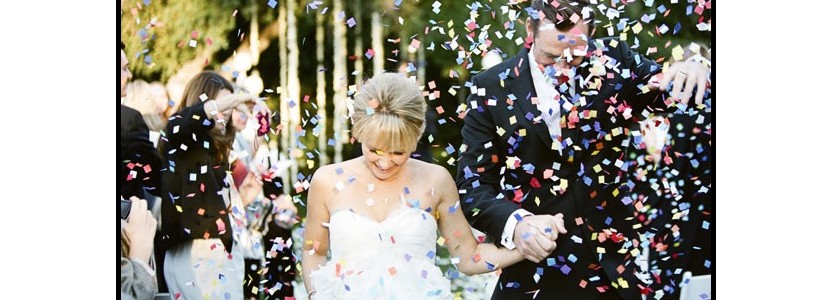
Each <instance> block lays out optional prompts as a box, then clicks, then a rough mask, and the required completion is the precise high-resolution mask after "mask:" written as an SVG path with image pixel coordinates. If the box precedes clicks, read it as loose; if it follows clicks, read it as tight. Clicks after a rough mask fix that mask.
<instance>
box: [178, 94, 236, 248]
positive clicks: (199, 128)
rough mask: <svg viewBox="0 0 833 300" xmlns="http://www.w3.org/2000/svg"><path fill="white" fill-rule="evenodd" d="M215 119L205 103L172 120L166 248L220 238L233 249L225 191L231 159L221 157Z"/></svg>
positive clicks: (186, 109) (189, 108)
mask: <svg viewBox="0 0 833 300" xmlns="http://www.w3.org/2000/svg"><path fill="white" fill-rule="evenodd" d="M213 127H214V120H211V119H209V118H208V117H207V116H206V115H205V110H204V109H203V103H202V102H200V103H197V104H195V105H193V106H190V107H186V108H185V109H183V110H182V111H181V112H179V113H178V114H177V115H175V116H174V117H172V119H170V120H169V121H168V125H167V128H166V130H165V133H166V134H165V135H164V136H163V137H162V141H164V148H163V153H164V155H165V162H164V169H163V170H162V190H163V191H164V193H162V220H163V221H162V234H163V235H162V240H163V244H164V246H165V248H169V247H172V246H175V245H177V244H179V243H181V242H186V241H189V240H192V239H207V238H219V239H220V240H221V241H222V242H223V246H224V247H225V248H226V251H228V252H229V253H231V247H232V236H231V231H232V228H231V223H229V215H228V210H227V206H226V204H225V201H224V200H223V195H222V194H221V192H222V190H223V188H224V187H228V186H229V185H228V183H227V182H225V177H226V172H227V171H229V165H228V164H227V163H225V164H221V163H219V162H218V161H217V160H216V151H214V149H213V146H212V143H213V141H212V139H211V137H209V135H208V132H209V130H211V128H213Z"/></svg>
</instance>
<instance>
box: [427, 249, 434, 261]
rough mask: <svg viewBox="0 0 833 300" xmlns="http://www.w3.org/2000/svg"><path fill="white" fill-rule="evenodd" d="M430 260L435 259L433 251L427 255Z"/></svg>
mask: <svg viewBox="0 0 833 300" xmlns="http://www.w3.org/2000/svg"><path fill="white" fill-rule="evenodd" d="M425 256H427V257H428V258H430V259H434V256H435V253H434V251H433V250H429V251H428V253H426V254H425Z"/></svg>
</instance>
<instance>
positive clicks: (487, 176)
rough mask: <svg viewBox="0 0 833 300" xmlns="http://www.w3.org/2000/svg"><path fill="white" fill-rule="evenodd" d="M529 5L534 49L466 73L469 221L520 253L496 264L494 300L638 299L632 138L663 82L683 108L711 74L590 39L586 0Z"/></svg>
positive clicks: (657, 102)
mask: <svg viewBox="0 0 833 300" xmlns="http://www.w3.org/2000/svg"><path fill="white" fill-rule="evenodd" d="M531 2H532V4H531V8H532V10H530V16H529V19H528V20H527V25H526V27H527V37H528V38H527V40H528V41H529V40H531V41H533V42H532V44H531V47H530V48H529V49H523V50H522V51H520V53H519V54H518V55H517V56H515V57H513V58H511V59H509V60H507V61H504V62H503V63H501V64H499V65H496V66H494V67H492V68H490V69H488V70H486V71H484V72H483V73H481V74H478V75H477V76H474V77H473V78H472V80H471V85H470V86H469V87H470V90H471V95H470V96H469V97H468V99H467V103H466V104H467V105H468V108H469V110H468V112H467V115H466V117H465V124H464V126H463V129H462V135H463V145H462V146H461V154H460V161H459V167H458V172H457V186H458V188H459V189H460V193H461V195H460V198H461V201H462V202H461V204H462V208H463V211H464V212H465V214H466V218H467V219H468V221H469V223H470V224H471V225H472V226H473V227H474V228H476V229H478V230H480V231H483V232H485V233H487V234H488V235H490V236H491V237H493V238H495V239H496V240H499V244H500V245H502V246H504V247H507V248H510V249H511V248H515V247H517V248H518V249H519V250H520V251H521V252H523V253H524V256H525V257H526V258H527V260H525V261H523V262H520V263H518V264H515V265H512V266H510V267H507V268H505V269H503V272H502V273H501V275H500V279H499V281H498V283H497V286H496V288H495V291H494V294H493V296H492V299H641V295H640V294H641V293H649V292H650V289H649V286H648V284H646V283H644V282H642V281H641V280H640V279H638V278H637V277H636V276H635V275H636V274H638V273H640V270H638V267H637V265H636V260H635V258H636V257H638V256H639V255H640V253H641V251H643V249H641V248H640V247H639V238H638V234H637V229H639V226H638V223H637V222H636V220H635V218H634V211H635V209H634V205H635V201H634V200H632V199H630V198H629V197H624V196H625V193H624V191H627V190H629V189H630V188H629V187H628V186H627V181H626V180H623V178H624V175H625V174H623V171H622V170H626V167H625V160H626V159H627V158H626V157H624V154H625V150H626V149H627V147H628V144H629V143H630V140H629V139H628V138H627V137H628V133H629V130H630V128H631V126H632V125H633V124H634V123H635V122H636V121H637V117H641V116H644V115H647V113H645V114H643V112H644V111H645V110H646V109H648V108H650V109H652V110H662V109H664V108H666V107H667V104H666V101H665V99H666V97H663V94H661V92H660V89H664V88H665V87H666V86H667V83H668V82H669V81H670V80H671V79H673V80H674V82H675V83H677V84H675V85H674V88H673V90H672V91H671V94H670V97H668V99H670V100H674V101H680V102H683V103H687V102H688V99H689V98H691V96H692V93H693V92H694V88H695V85H696V86H698V87H699V88H698V91H697V94H696V96H695V97H694V98H695V102H697V103H699V102H700V101H702V98H703V91H704V85H705V83H706V80H707V77H708V74H709V72H710V70H709V69H707V68H706V67H704V66H703V65H702V64H699V63H696V62H679V63H676V64H674V65H672V66H671V67H669V68H668V69H667V71H666V73H665V74H662V73H660V72H661V71H662V67H661V66H660V65H658V64H657V63H656V62H654V61H652V60H649V59H647V58H645V57H643V56H641V55H639V54H637V53H635V52H632V51H631V50H630V48H629V46H628V45H627V44H625V42H624V41H621V40H617V39H610V38H606V39H590V36H592V33H593V30H594V16H593V13H592V9H591V8H590V7H589V5H588V4H587V3H586V2H585V1H583V0H555V1H540V0H536V1H531ZM661 78H662V79H661ZM659 81H661V83H659V84H657V82H659ZM665 96H668V95H665ZM668 103H670V102H668ZM559 214H560V215H559ZM561 218H563V222H564V225H565V227H566V233H562V230H561V228H558V230H556V227H555V226H554V225H555V224H560V220H558V219H561Z"/></svg>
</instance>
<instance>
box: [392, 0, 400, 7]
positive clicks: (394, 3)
mask: <svg viewBox="0 0 833 300" xmlns="http://www.w3.org/2000/svg"><path fill="white" fill-rule="evenodd" d="M393 5H395V6H396V7H399V6H400V5H402V0H394V1H393Z"/></svg>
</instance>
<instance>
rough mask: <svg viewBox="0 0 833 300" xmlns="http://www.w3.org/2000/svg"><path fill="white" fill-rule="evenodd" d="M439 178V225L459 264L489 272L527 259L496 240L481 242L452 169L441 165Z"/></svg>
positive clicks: (469, 272) (464, 269) (467, 270)
mask: <svg viewBox="0 0 833 300" xmlns="http://www.w3.org/2000/svg"><path fill="white" fill-rule="evenodd" d="M435 173H437V175H436V176H434V177H435V178H437V180H438V182H437V183H436V184H435V185H434V186H436V188H435V190H434V192H435V193H436V194H437V195H438V196H439V197H440V204H439V206H438V208H437V210H438V212H439V215H440V218H439V222H438V223H439V229H440V233H441V234H442V236H443V238H445V239H446V244H445V246H446V247H447V248H448V251H449V253H451V257H452V259H455V258H456V259H459V263H457V268H459V269H460V271H461V272H463V273H465V274H466V275H473V274H481V273H488V272H492V271H495V270H497V269H498V268H503V267H506V266H510V265H512V264H515V263H517V262H519V261H522V260H523V259H524V257H523V254H521V252H520V251H518V250H517V249H516V250H509V249H506V248H498V247H496V246H495V245H494V244H492V243H477V240H475V239H474V236H473V235H472V233H471V228H470V227H469V224H468V223H467V222H466V218H465V217H464V216H463V213H462V208H461V207H460V197H459V196H458V194H457V187H456V186H455V185H454V181H453V180H452V179H451V175H449V174H448V171H446V170H445V169H443V168H442V167H439V166H437V167H436V171H435Z"/></svg>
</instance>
